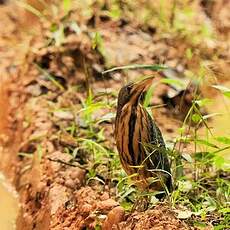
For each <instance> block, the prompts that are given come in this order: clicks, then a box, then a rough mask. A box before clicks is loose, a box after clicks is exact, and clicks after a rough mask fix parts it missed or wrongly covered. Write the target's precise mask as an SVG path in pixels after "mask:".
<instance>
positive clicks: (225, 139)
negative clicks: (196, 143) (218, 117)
mask: <svg viewBox="0 0 230 230" xmlns="http://www.w3.org/2000/svg"><path fill="white" fill-rule="evenodd" d="M215 139H216V140H217V141H218V142H220V143H223V144H226V145H230V138H228V137H223V136H220V137H216V138H215Z"/></svg>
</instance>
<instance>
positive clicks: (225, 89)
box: [212, 85, 230, 98]
mask: <svg viewBox="0 0 230 230" xmlns="http://www.w3.org/2000/svg"><path fill="white" fill-rule="evenodd" d="M212 87H213V88H215V89H218V90H220V91H221V92H222V93H223V94H224V96H226V97H229V98H230V89H229V88H228V87H226V86H223V85H213V86H212Z"/></svg>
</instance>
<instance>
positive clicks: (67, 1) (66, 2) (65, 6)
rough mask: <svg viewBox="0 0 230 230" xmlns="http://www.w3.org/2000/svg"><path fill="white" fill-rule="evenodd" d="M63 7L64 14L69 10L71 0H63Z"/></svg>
mask: <svg viewBox="0 0 230 230" xmlns="http://www.w3.org/2000/svg"><path fill="white" fill-rule="evenodd" d="M62 3H63V9H64V11H65V13H66V14H68V13H69V11H70V10H71V3H72V1H71V0H63V2H62Z"/></svg>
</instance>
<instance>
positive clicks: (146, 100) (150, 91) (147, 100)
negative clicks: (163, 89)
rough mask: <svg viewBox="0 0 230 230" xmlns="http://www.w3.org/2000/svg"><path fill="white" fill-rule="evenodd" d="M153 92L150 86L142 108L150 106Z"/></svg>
mask: <svg viewBox="0 0 230 230" xmlns="http://www.w3.org/2000/svg"><path fill="white" fill-rule="evenodd" d="M153 90H154V87H153V86H151V87H150V88H149V90H148V91H147V93H146V95H145V101H144V107H148V105H149V104H150V100H151V98H152V96H153Z"/></svg>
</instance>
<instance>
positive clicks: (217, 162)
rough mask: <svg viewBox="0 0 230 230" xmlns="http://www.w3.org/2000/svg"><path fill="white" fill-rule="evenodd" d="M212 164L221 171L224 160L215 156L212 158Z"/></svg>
mask: <svg viewBox="0 0 230 230" xmlns="http://www.w3.org/2000/svg"><path fill="white" fill-rule="evenodd" d="M214 163H215V165H216V167H217V168H219V169H222V168H223V166H224V164H225V159H224V158H223V157H221V156H216V157H215V158H214Z"/></svg>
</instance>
